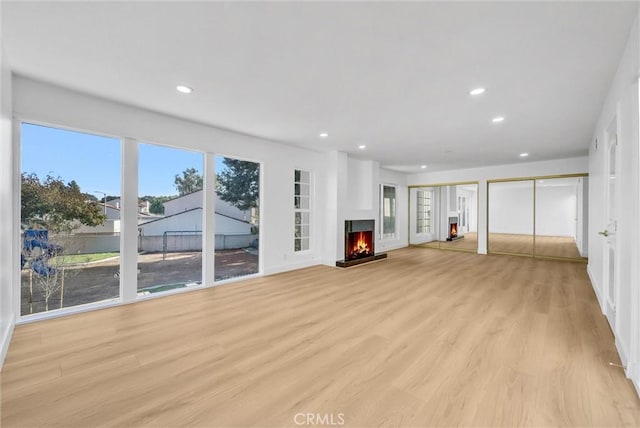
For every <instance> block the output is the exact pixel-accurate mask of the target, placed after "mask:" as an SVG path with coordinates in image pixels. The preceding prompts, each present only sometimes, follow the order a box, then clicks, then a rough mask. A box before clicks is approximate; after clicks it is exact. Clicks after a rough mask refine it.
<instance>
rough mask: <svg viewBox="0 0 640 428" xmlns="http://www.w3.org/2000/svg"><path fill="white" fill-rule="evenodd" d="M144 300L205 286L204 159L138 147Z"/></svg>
mask: <svg viewBox="0 0 640 428" xmlns="http://www.w3.org/2000/svg"><path fill="white" fill-rule="evenodd" d="M138 162H139V167H138V177H139V178H138V235H139V239H138V253H139V254H138V272H139V273H138V295H145V294H153V293H161V292H163V291H169V290H173V289H177V288H184V287H190V286H195V285H200V284H201V283H202V218H203V214H202V207H203V202H204V198H203V194H202V193H203V176H202V171H203V164H204V157H203V155H202V153H197V152H192V151H188V150H181V149H176V148H172V147H165V146H157V145H153V144H143V143H140V144H139V145H138Z"/></svg>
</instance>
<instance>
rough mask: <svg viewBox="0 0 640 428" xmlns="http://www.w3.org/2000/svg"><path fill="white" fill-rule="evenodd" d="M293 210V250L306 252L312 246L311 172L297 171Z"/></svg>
mask: <svg viewBox="0 0 640 428" xmlns="http://www.w3.org/2000/svg"><path fill="white" fill-rule="evenodd" d="M293 188H294V190H293V209H294V219H295V231H294V235H293V250H294V251H306V250H308V249H309V247H310V244H309V242H310V241H309V240H310V223H311V210H310V208H311V174H310V173H309V171H302V170H299V169H296V170H295V171H294V183H293Z"/></svg>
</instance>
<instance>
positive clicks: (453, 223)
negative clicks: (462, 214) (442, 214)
mask: <svg viewBox="0 0 640 428" xmlns="http://www.w3.org/2000/svg"><path fill="white" fill-rule="evenodd" d="M460 238H464V235H462V234H461V233H460V231H459V229H458V216H452V217H449V232H448V234H447V241H455V240H456V239H460Z"/></svg>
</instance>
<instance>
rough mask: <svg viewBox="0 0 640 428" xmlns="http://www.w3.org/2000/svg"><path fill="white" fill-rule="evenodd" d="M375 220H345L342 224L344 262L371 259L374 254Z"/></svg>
mask: <svg viewBox="0 0 640 428" xmlns="http://www.w3.org/2000/svg"><path fill="white" fill-rule="evenodd" d="M375 228H376V222H375V220H347V221H345V222H344V260H345V261H349V260H356V259H361V258H364V257H371V256H373V255H374V254H375V253H374V243H375V240H374V239H373V232H374V230H375Z"/></svg>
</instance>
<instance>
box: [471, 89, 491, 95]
mask: <svg viewBox="0 0 640 428" xmlns="http://www.w3.org/2000/svg"><path fill="white" fill-rule="evenodd" d="M486 91H487V90H486V89H485V88H475V89H472V90H471V91H469V95H482V94H484V93H485V92H486Z"/></svg>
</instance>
